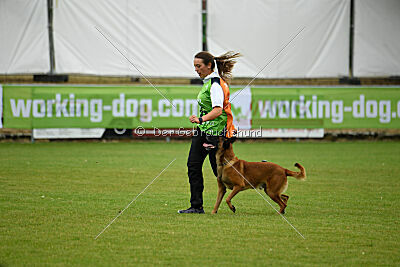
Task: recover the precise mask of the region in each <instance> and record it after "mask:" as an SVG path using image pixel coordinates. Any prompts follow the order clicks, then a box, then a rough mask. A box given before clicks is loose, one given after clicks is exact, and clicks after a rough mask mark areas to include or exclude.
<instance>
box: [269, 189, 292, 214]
mask: <svg viewBox="0 0 400 267" xmlns="http://www.w3.org/2000/svg"><path fill="white" fill-rule="evenodd" d="M264 191H265V193H266V194H267V195H268V196H269V197H270V198H271V199H272V200H273V201H275V202H276V203H277V204H278V205H279V207H280V210H279V212H280V213H281V214H285V209H286V206H287V205H286V203H285V202H284V201H283V200H282V199H281V197H280V196H279V194H276V193H273V192H270V191H269V190H267V189H264Z"/></svg>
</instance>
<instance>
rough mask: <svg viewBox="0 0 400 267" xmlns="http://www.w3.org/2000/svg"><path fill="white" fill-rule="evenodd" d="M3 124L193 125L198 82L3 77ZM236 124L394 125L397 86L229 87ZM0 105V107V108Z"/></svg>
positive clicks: (399, 115) (399, 113)
mask: <svg viewBox="0 0 400 267" xmlns="http://www.w3.org/2000/svg"><path fill="white" fill-rule="evenodd" d="M2 87H3V127H4V128H21V129H33V128H118V129H124V128H129V129H134V128H136V127H142V128H147V129H148V128H158V129H168V128H170V129H171V128H192V126H193V125H192V124H191V123H190V122H189V120H188V117H189V116H190V115H192V114H198V105H197V100H196V98H197V94H198V92H199V91H200V87H198V86H159V87H157V90H156V89H154V88H153V87H150V86H141V87H137V86H72V85H68V86H58V85H57V86H54V85H51V86H35V85H3V86H2ZM230 99H231V104H232V111H233V115H234V123H235V125H236V127H237V128H239V129H259V128H260V127H261V128H262V129H270V128H297V129H307V128H319V129H320V128H325V129H338V128H396V129H398V128H400V88H397V87H355V88H345V87H328V88H321V87H315V88H311V87H301V88H299V87H291V88H281V87H271V88H259V87H253V88H249V87H246V88H244V89H241V88H232V89H231V98H230ZM0 110H1V109H0Z"/></svg>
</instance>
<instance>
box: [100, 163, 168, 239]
mask: <svg viewBox="0 0 400 267" xmlns="http://www.w3.org/2000/svg"><path fill="white" fill-rule="evenodd" d="M175 160H176V158H174V159H173V160H172V161H171V162H170V163H169V164H168V165H167V166H166V167H165V168H164V169H163V170H162V171H161V172H160V173H159V174H158V175H157V176H156V177H155V178H154V179H153V180H152V181H151V182H150V183H149V184H148V185H147V186H146V187H145V188H144V189H143V190H142V192H140V193H139V195H137V196H136V197H135V198H134V199H132V201H131V202H130V203H129V204H128V205H127V206H126V207H125V208H124V209H123V210H122V211H121V212H120V213H119V214H118V215H117V216H116V217H115V218H114V219H113V220H112V221H111V222H110V223H109V224H108V225H107V226H106V227H105V228H104V229H103V230H102V231H101V232H100V233H99V234H98V235H97V236H96V237H95V238H94V239H95V240H96V239H97V238H98V237H99V236H100V235H101V234H102V233H104V231H105V230H106V229H107V228H108V227H110V225H111V224H113V222H114V221H115V220H116V219H117V218H118V217H119V216H121V215H122V213H124V211H125V210H126V209H127V208H129V206H130V205H131V204H132V203H133V202H135V201H136V199H138V197H139V196H140V195H141V194H142V193H143V192H144V191H146V189H147V188H148V187H149V186H150V185H151V184H152V183H153V182H154V181H155V180H156V179H157V178H158V177H160V175H161V174H162V173H163V172H164V171H165V170H166V169H168V167H169V166H170V165H171V164H172V163H173V162H174V161H175Z"/></svg>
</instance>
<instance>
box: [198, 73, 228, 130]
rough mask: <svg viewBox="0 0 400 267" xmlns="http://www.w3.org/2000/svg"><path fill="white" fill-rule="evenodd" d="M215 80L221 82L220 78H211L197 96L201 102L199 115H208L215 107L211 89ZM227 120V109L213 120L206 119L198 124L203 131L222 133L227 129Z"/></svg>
mask: <svg viewBox="0 0 400 267" xmlns="http://www.w3.org/2000/svg"><path fill="white" fill-rule="evenodd" d="M214 82H217V83H218V84H220V78H210V79H209V80H208V82H206V83H204V84H203V87H202V88H201V91H200V92H199V94H198V96H197V102H198V104H199V117H202V116H204V115H206V114H207V113H209V112H210V111H211V110H212V109H213V107H212V103H211V91H210V90H211V85H212V83H214ZM221 108H223V107H221ZM226 122H227V115H226V112H225V110H222V114H221V115H220V116H218V117H217V118H215V119H213V120H211V121H205V122H203V123H202V124H198V126H199V128H200V130H201V131H202V132H205V133H207V134H209V135H221V134H222V132H223V131H224V129H225V126H226Z"/></svg>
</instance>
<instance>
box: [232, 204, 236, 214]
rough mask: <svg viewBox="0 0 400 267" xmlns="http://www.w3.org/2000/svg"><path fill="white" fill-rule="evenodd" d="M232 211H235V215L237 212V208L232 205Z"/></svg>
mask: <svg viewBox="0 0 400 267" xmlns="http://www.w3.org/2000/svg"><path fill="white" fill-rule="evenodd" d="M231 210H232V211H233V213H235V212H236V208H235V206H233V205H232V209H231Z"/></svg>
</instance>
